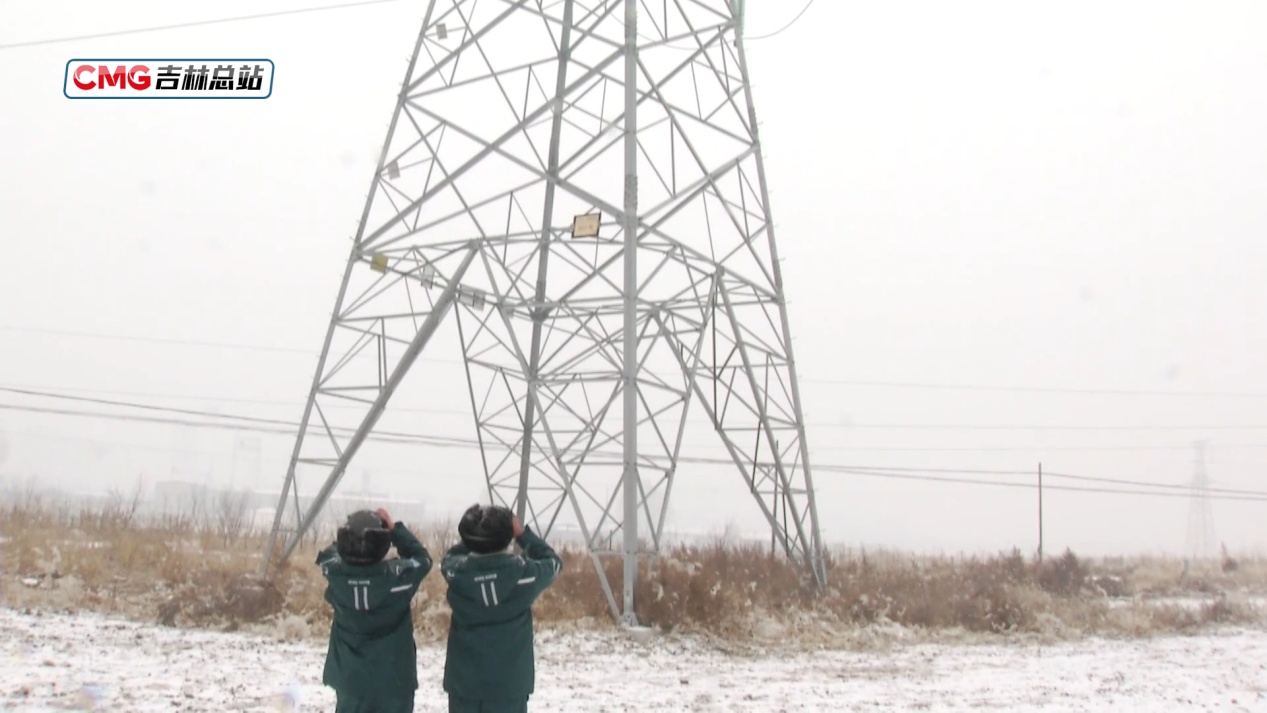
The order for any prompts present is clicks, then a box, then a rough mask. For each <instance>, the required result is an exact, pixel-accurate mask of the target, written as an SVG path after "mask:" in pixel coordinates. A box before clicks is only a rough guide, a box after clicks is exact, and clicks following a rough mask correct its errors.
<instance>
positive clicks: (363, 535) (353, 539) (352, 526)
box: [335, 510, 392, 564]
mask: <svg viewBox="0 0 1267 713" xmlns="http://www.w3.org/2000/svg"><path fill="white" fill-rule="evenodd" d="M335 544H336V546H337V548H338V552H339V557H342V558H343V561H344V562H347V563H348V564H374V563H376V562H379V561H381V560H382V559H383V558H384V557H386V556H387V550H389V549H391V546H392V534H391V532H390V531H388V529H387V523H385V522H383V519H382V518H381V517H379V516H378V514H377V513H373V512H370V511H369V510H357V511H356V512H354V513H352V514H351V515H348V521H347V523H345V524H344V525H343V526H342V527H340V528H339V533H338V539H337V540H336V541H335Z"/></svg>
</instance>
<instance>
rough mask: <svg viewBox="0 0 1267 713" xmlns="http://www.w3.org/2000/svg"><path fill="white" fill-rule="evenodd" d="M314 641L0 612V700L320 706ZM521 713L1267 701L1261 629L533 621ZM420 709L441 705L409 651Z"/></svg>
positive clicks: (436, 682)
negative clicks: (796, 641)
mask: <svg viewBox="0 0 1267 713" xmlns="http://www.w3.org/2000/svg"><path fill="white" fill-rule="evenodd" d="M324 652H325V649H324V645H322V644H321V643H319V642H317V643H314V642H311V641H307V642H302V643H299V642H288V641H283V640H280V639H278V638H277V637H271V638H270V637H266V636H260V635H248V634H241V633H237V634H227V633H214V632H205V631H187V630H176V629H168V628H163V627H160V626H157V625H149V624H138V623H135V622H129V621H124V620H120V619H113V618H109V617H104V616H101V615H96V614H86V613H85V614H51V613H25V612H20V611H15V610H13V609H4V608H0V709H2V710H13V711H52V710H63V711H64V710H75V709H81V710H82V709H92V708H94V707H95V708H96V709H98V710H109V711H134V712H136V713H145V712H147V711H216V712H217V713H224V712H226V711H262V712H267V711H284V710H294V711H318V710H326V711H329V710H333V707H334V706H333V702H334V698H333V695H332V693H331V692H330V691H329V690H327V689H324V688H322V687H321V685H320V675H321V665H322V662H323V656H324ZM537 652H538V653H537V657H538V680H537V688H538V692H537V695H536V696H534V698H533V702H532V704H531V706H530V708H531V709H532V710H535V711H578V712H580V711H584V712H585V713H598V712H602V711H794V710H806V711H815V712H816V713H822V712H824V711H859V710H866V711H895V710H919V711H948V710H973V711H980V710H997V711H1004V710H1006V711H1028V710H1040V709H1041V710H1045V711H1177V710H1206V711H1216V710H1217V711H1267V631H1261V630H1235V631H1224V632H1221V633H1218V634H1211V635H1207V636H1202V637H1190V638H1187V637H1176V638H1158V639H1154V640H1151V641H1131V642H1113V641H1103V640H1087V641H1082V642H1077V643H1067V644H1059V645H1049V646H1039V645H1037V644H1035V643H1028V644H985V645H948V644H898V645H894V646H886V647H882V648H877V649H874V650H871V651H827V650H824V651H816V652H799V653H797V652H792V651H789V650H780V651H778V652H767V653H766V654H765V655H761V654H759V653H723V652H720V651H718V650H716V649H715V648H712V647H709V646H707V645H705V644H703V643H700V642H693V641H691V640H683V639H679V638H677V637H649V638H646V639H639V638H632V637H630V636H628V635H625V634H618V633H592V632H591V633H555V632H542V633H541V634H540V635H539V638H538V649H537ZM418 665H419V672H420V678H421V680H422V688H421V690H420V691H419V692H418V698H417V706H416V710H418V711H444V710H447V707H446V705H445V702H444V697H443V693H442V691H441V690H440V675H441V670H442V666H443V649H440V648H435V647H421V648H420V650H419V662H418Z"/></svg>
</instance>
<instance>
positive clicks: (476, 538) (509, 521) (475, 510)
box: [458, 505, 515, 555]
mask: <svg viewBox="0 0 1267 713" xmlns="http://www.w3.org/2000/svg"><path fill="white" fill-rule="evenodd" d="M514 517H515V516H514V514H513V513H511V512H510V510H508V509H507V508H504V507H502V506H500V505H472V506H471V507H469V508H467V510H466V512H465V513H463V514H462V519H461V520H460V521H458V537H461V538H462V544H464V545H466V546H467V548H468V549H470V550H471V551H472V552H474V553H476V554H481V555H486V554H490V553H492V552H501V551H502V550H505V549H506V548H507V547H509V546H510V541H511V539H513V538H514V536H515V524H514Z"/></svg>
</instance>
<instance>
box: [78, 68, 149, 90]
mask: <svg viewBox="0 0 1267 713" xmlns="http://www.w3.org/2000/svg"><path fill="white" fill-rule="evenodd" d="M71 81H73V82H74V83H75V86H76V87H78V88H79V89H84V90H88V89H105V88H106V87H119V88H120V89H122V88H124V87H125V86H127V87H131V88H132V89H135V90H137V91H144V90H146V89H149V88H150V83H151V79H150V68H149V67H148V66H146V65H144V64H134V65H132V66H131V67H129V66H127V65H123V64H120V65H116V66H115V67H114V70H113V71H111V69H110V67H108V66H107V65H104V64H101V65H96V66H93V65H91V64H81V65H78V66H77V67H75V70H74V73H73V74H72V75H71ZM125 82H126V85H125Z"/></svg>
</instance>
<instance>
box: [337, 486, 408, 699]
mask: <svg viewBox="0 0 1267 713" xmlns="http://www.w3.org/2000/svg"><path fill="white" fill-rule="evenodd" d="M392 546H395V547H396V554H397V555H398V557H397V558H393V559H386V557H387V552H388V550H389V549H390V548H391V547H392ZM317 565H318V566H320V567H321V573H322V574H323V575H325V578H326V582H327V585H326V594H325V599H326V601H327V602H329V603H330V606H331V607H333V608H334V621H333V622H332V623H331V625H330V645H329V648H328V649H327V651H326V664H325V671H324V672H323V674H322V678H321V681H322V683H324V684H325V685H327V686H329V687H331V688H333V689H334V691H335V695H336V701H337V702H336V708H335V713H412V711H413V709H414V693H415V692H416V691H417V690H418V649H417V646H416V644H415V643H414V627H413V612H412V610H411V609H410V602H411V601H412V600H413V597H414V594H415V593H417V591H418V587H419V586H420V585H421V584H422V580H423V578H424V577H426V576H427V573H428V572H430V571H431V565H432V562H431V555H430V554H429V553H428V552H427V548H426V547H424V546H423V544H422V543H421V542H419V541H418V538H417V537H415V536H414V534H413V533H412V532H410V531H409V529H408V528H406V527H405V526H404V524H402V523H400V522H394V521H393V520H392V516H391V515H390V514H388V512H387V511H386V510H378V511H377V512H370V511H369V510H359V511H357V512H354V513H352V514H351V515H349V516H348V519H347V522H346V523H345V524H344V525H342V526H341V527H340V528H339V530H338V535H337V538H336V540H335V542H334V544H331V545H330V546H329V547H327V548H326V549H324V550H322V551H321V552H320V553H319V554H318V555H317Z"/></svg>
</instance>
